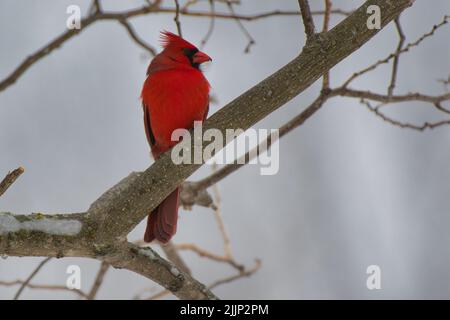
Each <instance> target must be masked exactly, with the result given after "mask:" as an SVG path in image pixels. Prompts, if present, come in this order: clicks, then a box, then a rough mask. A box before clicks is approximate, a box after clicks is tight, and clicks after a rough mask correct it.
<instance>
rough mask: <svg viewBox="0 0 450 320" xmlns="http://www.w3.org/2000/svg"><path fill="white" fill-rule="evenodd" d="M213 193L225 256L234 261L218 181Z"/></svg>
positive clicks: (214, 168)
mask: <svg viewBox="0 0 450 320" xmlns="http://www.w3.org/2000/svg"><path fill="white" fill-rule="evenodd" d="M216 170H217V165H216V164H214V165H213V172H215V171H216ZM213 193H214V203H215V205H216V207H215V209H214V217H215V218H216V222H217V225H218V227H219V230H220V234H221V235H222V239H223V247H224V251H225V257H227V258H228V259H230V260H231V261H233V254H232V251H231V241H230V237H229V236H228V233H227V230H226V228H225V223H224V222H223V218H222V211H221V197H220V192H219V187H218V186H217V183H216V184H214V186H213Z"/></svg>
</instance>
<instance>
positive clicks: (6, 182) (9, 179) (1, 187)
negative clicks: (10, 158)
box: [0, 167, 25, 197]
mask: <svg viewBox="0 0 450 320" xmlns="http://www.w3.org/2000/svg"><path fill="white" fill-rule="evenodd" d="M24 172H25V169H24V168H23V167H19V168H17V169H15V170H13V171H11V172H8V174H7V175H6V176H5V178H3V180H2V181H1V182H0V197H1V196H2V195H3V194H4V193H5V192H6V190H8V188H9V187H10V186H11V185H12V184H13V183H14V182H15V181H16V180H17V178H19V177H20V175H21V174H22V173H24Z"/></svg>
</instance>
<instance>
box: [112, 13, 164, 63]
mask: <svg viewBox="0 0 450 320" xmlns="http://www.w3.org/2000/svg"><path fill="white" fill-rule="evenodd" d="M118 21H119V23H120V24H121V25H122V26H123V27H124V28H125V30H127V32H128V34H129V35H130V37H131V39H133V40H134V42H136V43H137V44H138V45H139V46H141V47H142V48H144V49H145V50H146V51H147V52H148V53H150V55H151V56H152V57H154V56H155V55H156V50H155V48H153V47H152V46H151V45H149V44H147V43H145V42H144V41H143V40H142V39H141V38H139V36H138V35H137V34H136V31H135V30H134V29H133V27H132V26H131V24H130V23H129V22H128V21H127V20H125V19H121V20H118Z"/></svg>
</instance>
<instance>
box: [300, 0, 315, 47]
mask: <svg viewBox="0 0 450 320" xmlns="http://www.w3.org/2000/svg"><path fill="white" fill-rule="evenodd" d="M298 5H299V6H300V12H301V14H302V19H303V25H304V26H305V33H306V40H307V41H311V40H312V38H313V37H314V34H315V33H316V30H315V26H314V19H313V16H312V14H311V10H310V9H309V3H308V0H298Z"/></svg>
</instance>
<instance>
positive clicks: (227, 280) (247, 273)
mask: <svg viewBox="0 0 450 320" xmlns="http://www.w3.org/2000/svg"><path fill="white" fill-rule="evenodd" d="M259 268H261V260H259V259H256V261H255V266H254V267H253V268H252V269H249V270H244V271H243V272H240V273H238V274H236V275H234V276H231V277H227V278H224V279H221V280H218V281H215V282H213V283H211V284H210V285H209V286H208V289H210V290H212V289H214V288H216V287H217V286H220V285H222V284H225V283H230V282H232V281H235V280H238V279H240V278H244V277H250V276H251V275H252V274H254V273H255V272H256V271H258V269H259Z"/></svg>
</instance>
